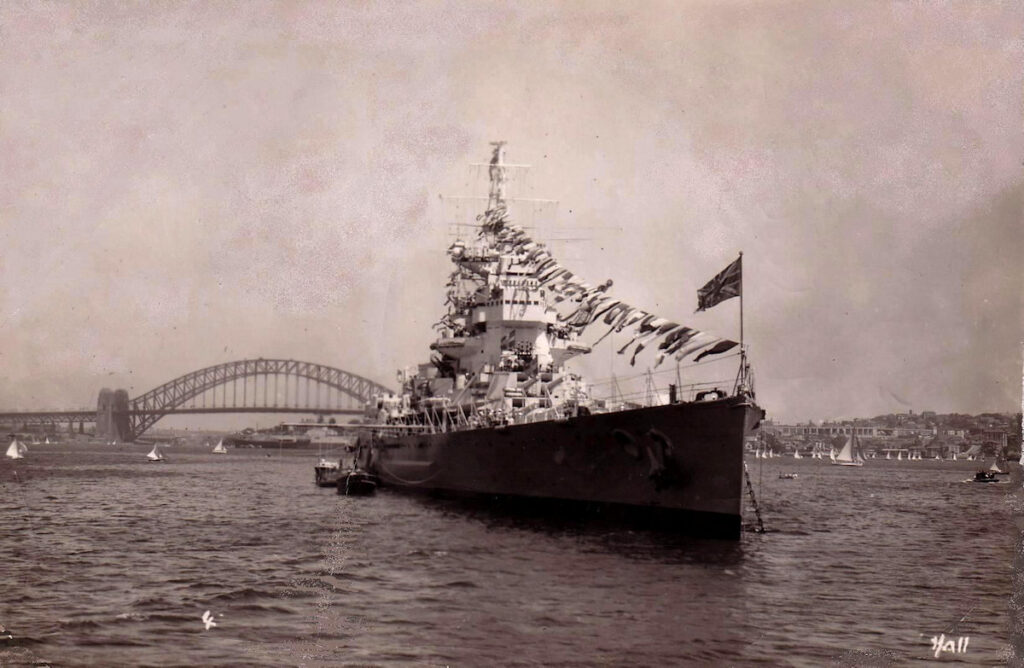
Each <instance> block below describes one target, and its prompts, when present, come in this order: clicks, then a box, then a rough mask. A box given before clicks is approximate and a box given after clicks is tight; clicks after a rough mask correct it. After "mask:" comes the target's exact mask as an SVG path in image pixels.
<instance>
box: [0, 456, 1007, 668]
mask: <svg viewBox="0 0 1024 668" xmlns="http://www.w3.org/2000/svg"><path fill="white" fill-rule="evenodd" d="M145 452H146V449H145V448H141V447H136V448H130V449H127V450H126V449H121V448H112V447H106V446H78V447H75V448H72V447H71V446H48V447H47V446H43V447H36V448H33V450H32V452H31V453H30V457H29V458H28V459H26V460H23V461H20V462H9V461H4V462H0V536H3V546H4V558H3V560H2V561H0V581H2V582H3V583H4V587H3V589H2V592H3V593H2V594H0V624H4V625H5V626H6V627H7V629H8V630H9V631H10V632H11V633H12V635H13V636H14V640H12V641H8V642H7V643H6V644H0V665H12V664H19V663H21V664H31V663H32V662H34V661H50V662H53V663H54V664H58V665H72V666H74V665H154V666H161V665H182V664H203V665H232V666H234V665H267V666H279V665H366V664H375V665H377V664H379V665H390V664H409V663H413V664H426V665H489V664H495V665H507V664H517V665H551V664H559V665H593V664H595V663H614V664H633V665H682V664H692V665H708V664H727V665H744V664H764V665H777V664H780V663H782V664H788V665H807V666H814V665H822V664H828V663H834V662H840V663H842V662H856V661H861V662H877V663H880V664H885V662H903V661H908V660H926V659H928V658H929V657H930V656H931V654H930V652H929V651H928V648H929V643H928V637H929V636H931V635H933V634H937V633H942V632H946V631H948V629H949V628H950V627H951V626H953V625H954V624H955V623H956V622H957V620H959V619H960V617H962V616H964V615H965V614H966V615H967V619H966V620H965V621H964V622H962V623H960V625H959V628H958V632H959V633H962V634H964V635H970V637H971V641H970V654H969V656H967V657H966V659H965V660H968V659H969V662H970V663H971V664H974V665H978V664H982V665H984V664H993V665H994V664H998V663H1001V662H1002V661H1005V659H1006V656H1007V649H1006V643H1007V636H1008V631H1007V629H1006V625H1007V623H1008V615H1007V610H1006V608H1007V597H1008V594H1009V591H1010V589H1009V588H1010V583H1011V572H1010V568H1011V562H1012V554H1013V521H1012V520H1013V509H1014V507H1015V505H1014V503H1013V500H1012V499H1011V498H1010V497H1009V495H1010V493H1011V489H1017V488H1019V487H1020V481H1019V480H1018V481H1017V483H1016V484H1015V485H1012V486H1011V485H991V486H986V485H967V484H963V483H962V482H961V481H962V480H963V479H964V478H966V477H969V476H970V473H971V469H970V468H969V466H968V465H952V466H951V465H946V464H941V463H935V464H930V463H916V464H903V465H902V466H900V465H898V464H896V463H895V462H888V463H885V464H877V465H872V464H873V463H870V464H869V465H868V466H865V467H863V468H862V469H855V470H850V469H841V468H840V467H830V466H828V465H823V464H821V463H819V462H813V461H810V462H807V461H801V462H781V461H771V462H769V463H765V464H762V463H760V462H756V463H754V465H753V466H752V473H753V476H754V480H755V487H756V486H757V481H758V480H759V479H760V480H761V481H762V482H763V486H762V488H761V490H760V496H761V502H762V509H763V511H764V515H765V519H766V522H767V523H768V525H769V528H770V529H771V532H770V533H768V534H764V535H757V534H745V535H744V537H743V539H742V540H741V541H739V542H728V541H707V540H697V539H692V538H686V537H681V536H670V535H665V534H657V533H649V532H637V531H629V530H627V529H623V528H621V527H601V528H595V527H587V526H582V525H580V524H578V523H576V522H573V521H569V520H543V521H542V520H537V519H524V518H522V517H516V516H511V515H502V514H499V513H495V512H493V511H492V510H482V509H480V508H477V507H473V506H467V505H466V504H464V503H461V502H449V501H439V500H429V499H421V498H414V497H406V496H402V495H398V494H392V493H389V492H387V491H383V492H382V493H380V494H378V495H377V496H376V497H373V498H367V499H359V498H348V497H339V496H337V495H336V494H335V493H334V491H333V490H329V489H318V488H316V487H315V486H314V485H313V483H312V478H313V473H312V465H313V460H314V457H311V456H310V455H309V454H308V453H297V452H292V453H287V452H286V453H283V454H278V453H275V454H274V456H273V457H270V458H267V457H265V456H264V453H261V452H259V451H249V452H246V451H235V452H232V453H231V454H230V455H229V456H227V457H224V456H216V455H211V454H209V453H207V452H205V451H198V450H194V451H187V450H181V449H178V450H173V451H170V453H169V454H170V462H169V463H167V464H150V463H147V462H145V461H144V460H143V457H144V455H145ZM759 466H764V467H765V468H764V469H763V470H759V469H758V467H759ZM15 467H17V471H18V480H20V482H15V478H14V475H13V469H14V468H15ZM783 470H785V471H796V472H799V478H798V479H796V480H779V479H778V477H777V474H778V472H779V471H783ZM206 610H210V611H211V614H212V615H213V618H214V620H215V621H216V623H217V626H216V627H213V628H211V629H210V630H205V627H204V624H203V622H202V620H201V615H202V614H203V613H204V612H205V611H206ZM0 643H2V641H0Z"/></svg>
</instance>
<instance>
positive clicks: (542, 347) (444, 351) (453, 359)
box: [378, 142, 591, 427]
mask: <svg viewBox="0 0 1024 668" xmlns="http://www.w3.org/2000/svg"><path fill="white" fill-rule="evenodd" d="M493 147H494V148H493V155H492V158H491V163H490V166H489V170H490V176H491V179H490V180H491V189H490V194H489V200H488V207H487V210H486V211H485V212H484V213H483V214H482V215H481V216H480V220H481V225H480V230H479V233H478V235H477V236H476V238H474V239H472V240H470V241H468V242H467V241H463V240H458V241H456V242H455V243H453V244H452V245H451V246H450V247H449V248H448V255H449V256H450V257H451V260H452V262H453V263H454V265H455V269H454V271H453V272H452V274H451V276H450V277H449V280H448V291H447V299H446V303H447V306H448V312H447V313H445V314H444V316H443V317H442V318H441V320H440V321H439V322H438V323H437V324H436V325H435V328H436V329H437V330H438V332H439V336H438V339H437V340H436V341H435V342H434V343H433V344H432V345H431V349H432V350H433V351H434V353H433V355H432V358H431V362H430V363H428V364H424V365H421V366H420V367H419V369H418V371H417V372H416V373H410V372H408V371H404V372H401V373H400V375H399V380H400V381H401V383H402V389H403V392H402V395H401V396H400V397H395V398H391V399H390V400H388V399H384V398H382V401H381V406H380V409H381V410H382V411H383V413H382V414H380V415H379V416H378V417H380V418H381V419H383V420H392V421H394V420H398V421H407V420H410V419H411V420H414V421H419V420H417V419H416V417H417V416H418V415H420V414H421V413H422V412H423V411H424V410H430V411H431V412H432V413H444V412H445V411H446V410H448V409H452V410H454V411H455V414H456V415H458V416H460V417H462V418H465V421H464V422H463V421H462V420H459V419H456V420H455V423H456V424H455V425H452V426H456V427H457V426H459V424H461V425H462V426H470V423H471V422H472V423H474V426H476V425H479V424H481V423H491V422H500V423H516V422H522V421H535V420H539V419H546V418H550V417H555V416H556V415H564V414H566V411H572V412H576V411H578V410H579V407H580V406H583V407H586V406H587V405H588V404H590V403H591V397H590V395H589V392H588V388H587V386H586V384H585V383H584V382H583V381H582V379H581V378H580V377H579V376H578V375H576V374H573V373H571V372H569V371H568V370H567V369H566V362H567V361H568V360H569V359H571V358H573V357H575V356H577V355H581V354H585V353H588V352H590V348H589V347H588V346H586V345H583V344H582V343H580V342H579V341H578V337H579V327H578V325H576V324H574V322H573V321H572V320H568V321H566V320H563V319H561V318H560V315H559V311H558V310H557V309H556V308H555V307H554V306H552V305H551V303H550V301H549V300H550V299H551V295H550V294H549V292H548V291H546V290H545V289H544V288H543V287H542V286H541V285H540V281H539V280H538V278H537V277H536V275H537V268H538V267H537V265H538V263H537V262H536V261H534V260H531V258H530V251H531V250H533V248H532V247H530V246H528V245H527V246H524V245H517V244H516V243H514V241H513V240H512V239H510V237H509V236H507V235H502V232H503V231H506V225H507V224H508V220H507V217H508V208H507V205H506V201H505V166H504V153H505V145H504V142H496V143H495V144H494V145H493Z"/></svg>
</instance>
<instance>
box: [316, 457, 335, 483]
mask: <svg viewBox="0 0 1024 668" xmlns="http://www.w3.org/2000/svg"><path fill="white" fill-rule="evenodd" d="M313 472H314V473H315V474H316V484H317V486H318V487H334V486H336V485H337V484H338V479H339V478H340V477H341V462H332V461H330V460H328V459H325V458H323V457H321V458H320V461H318V462H317V463H316V466H314V467H313Z"/></svg>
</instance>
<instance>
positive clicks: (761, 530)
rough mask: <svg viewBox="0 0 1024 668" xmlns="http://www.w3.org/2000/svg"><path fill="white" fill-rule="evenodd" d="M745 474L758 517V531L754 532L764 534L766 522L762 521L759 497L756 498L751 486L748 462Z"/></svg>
mask: <svg viewBox="0 0 1024 668" xmlns="http://www.w3.org/2000/svg"><path fill="white" fill-rule="evenodd" d="M743 474H744V479H745V480H746V481H747V494H749V495H750V502H751V503H752V504H753V505H754V514H755V515H757V529H755V530H754V531H755V532H756V533H764V520H762V519H761V509H760V508H759V507H758V505H757V497H756V496H754V486H753V485H751V484H750V469H748V468H747V463H746V462H743Z"/></svg>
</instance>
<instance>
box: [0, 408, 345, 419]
mask: <svg viewBox="0 0 1024 668" xmlns="http://www.w3.org/2000/svg"><path fill="white" fill-rule="evenodd" d="M154 413H159V414H160V415H187V414H191V415H203V414H208V413H209V414H214V413H306V414H311V415H362V414H363V410H362V409H355V408H348V409H346V408H340V409H339V408H293V407H290V406H273V407H266V406H263V407H245V408H232V407H227V408H173V409H169V410H161V411H140V410H134V411H133V410H128V411H124V414H126V415H150V414H154ZM3 420H52V421H54V422H68V421H75V422H95V421H96V409H93V410H78V411H75V410H71V411H6V412H0V421H3Z"/></svg>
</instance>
